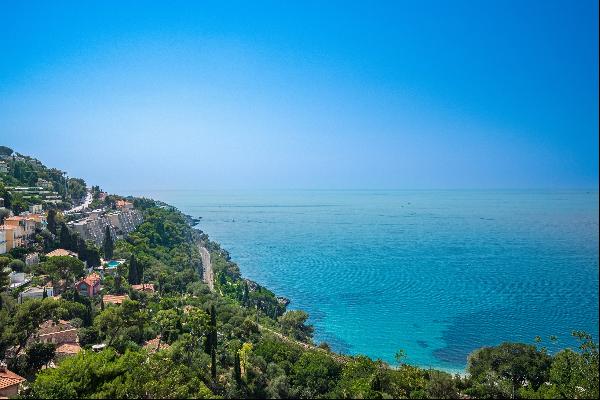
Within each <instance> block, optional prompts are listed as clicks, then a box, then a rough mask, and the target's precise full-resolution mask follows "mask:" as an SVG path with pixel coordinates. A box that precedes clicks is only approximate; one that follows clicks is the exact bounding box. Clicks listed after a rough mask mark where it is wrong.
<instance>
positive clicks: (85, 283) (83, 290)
mask: <svg viewBox="0 0 600 400" xmlns="http://www.w3.org/2000/svg"><path fill="white" fill-rule="evenodd" d="M101 281H102V277H101V276H100V275H98V274H97V273H95V272H92V273H91V274H89V275H88V276H86V277H85V278H83V279H82V280H80V281H79V282H77V283H76V284H75V289H77V291H78V292H79V294H80V295H82V296H87V297H94V296H95V295H97V294H98V293H99V292H100V288H101V287H100V282H101Z"/></svg>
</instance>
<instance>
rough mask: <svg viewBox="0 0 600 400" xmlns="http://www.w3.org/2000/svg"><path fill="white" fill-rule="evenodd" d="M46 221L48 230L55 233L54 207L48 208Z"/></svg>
mask: <svg viewBox="0 0 600 400" xmlns="http://www.w3.org/2000/svg"><path fill="white" fill-rule="evenodd" d="M46 222H47V223H48V230H49V231H50V232H52V233H54V234H55V235H56V210H55V209H54V208H51V209H50V210H48V218H47V219H46Z"/></svg>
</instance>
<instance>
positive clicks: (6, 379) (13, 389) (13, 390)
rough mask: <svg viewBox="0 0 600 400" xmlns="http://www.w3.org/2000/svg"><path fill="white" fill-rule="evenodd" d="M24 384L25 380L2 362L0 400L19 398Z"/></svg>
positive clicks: (0, 368)
mask: <svg viewBox="0 0 600 400" xmlns="http://www.w3.org/2000/svg"><path fill="white" fill-rule="evenodd" d="M23 382H25V378H23V377H22V376H19V375H17V374H15V373H14V372H12V371H11V370H9V369H8V368H6V364H4V363H3V362H0V398H9V397H15V396H18V395H19V392H20V390H21V384H22V383H23Z"/></svg>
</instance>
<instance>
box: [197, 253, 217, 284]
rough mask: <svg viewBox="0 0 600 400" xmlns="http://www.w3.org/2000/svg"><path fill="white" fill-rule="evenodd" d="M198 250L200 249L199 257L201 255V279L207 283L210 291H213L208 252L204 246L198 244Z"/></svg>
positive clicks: (212, 274)
mask: <svg viewBox="0 0 600 400" xmlns="http://www.w3.org/2000/svg"><path fill="white" fill-rule="evenodd" d="M198 250H200V257H202V279H203V280H204V282H205V283H206V284H207V285H208V287H209V289H210V291H211V292H214V291H215V280H214V279H215V278H214V273H213V268H212V264H211V262H210V253H209V252H208V250H206V247H204V246H202V245H200V244H198Z"/></svg>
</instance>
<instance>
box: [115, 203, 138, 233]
mask: <svg viewBox="0 0 600 400" xmlns="http://www.w3.org/2000/svg"><path fill="white" fill-rule="evenodd" d="M106 218H108V220H109V221H110V224H111V225H112V226H114V227H115V228H116V229H117V231H118V232H119V233H122V234H128V233H131V232H133V231H134V230H135V228H137V226H138V225H140V224H141V223H142V222H143V220H144V219H143V217H142V214H141V213H140V212H139V211H137V210H129V209H126V210H124V211H116V212H111V213H108V214H106Z"/></svg>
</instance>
